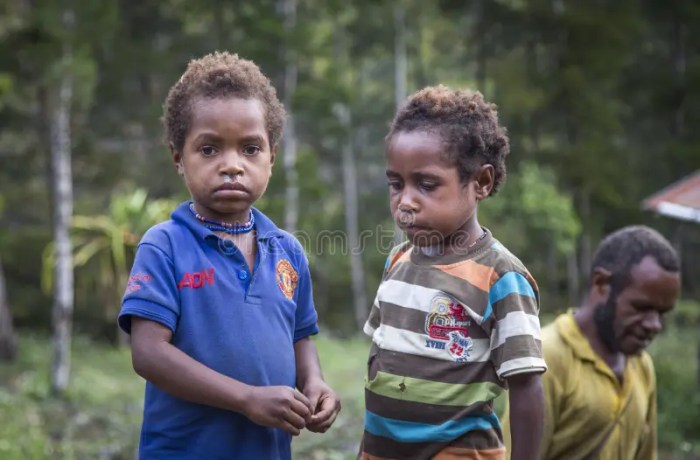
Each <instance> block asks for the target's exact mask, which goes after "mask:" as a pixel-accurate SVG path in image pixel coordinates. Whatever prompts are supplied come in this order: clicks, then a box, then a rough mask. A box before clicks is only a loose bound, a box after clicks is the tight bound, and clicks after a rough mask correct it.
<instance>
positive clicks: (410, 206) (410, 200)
mask: <svg viewBox="0 0 700 460" xmlns="http://www.w3.org/2000/svg"><path fill="white" fill-rule="evenodd" d="M398 207H399V211H401V212H415V211H416V210H417V209H418V203H417V201H416V197H415V194H413V193H411V191H410V190H407V189H404V191H403V193H402V194H401V199H400V200H399V206H398Z"/></svg>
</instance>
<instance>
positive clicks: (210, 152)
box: [199, 145, 216, 157]
mask: <svg viewBox="0 0 700 460" xmlns="http://www.w3.org/2000/svg"><path fill="white" fill-rule="evenodd" d="M199 151H200V152H201V153H202V155H204V156H205V157H210V156H214V155H216V149H215V148H214V147H212V146H211V145H205V146H203V147H201V148H200V149H199Z"/></svg>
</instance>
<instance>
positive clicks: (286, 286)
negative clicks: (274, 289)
mask: <svg viewBox="0 0 700 460" xmlns="http://www.w3.org/2000/svg"><path fill="white" fill-rule="evenodd" d="M298 280H299V274H297V272H296V270H294V267H292V264H291V263H289V261H288V260H287V259H282V260H280V261H279V262H277V285H278V286H279V287H280V289H281V290H282V293H283V294H284V296H285V297H286V298H288V299H289V300H292V297H294V290H295V289H296V288H297V281H298Z"/></svg>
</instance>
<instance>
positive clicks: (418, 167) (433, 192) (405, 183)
mask: <svg viewBox="0 0 700 460" xmlns="http://www.w3.org/2000/svg"><path fill="white" fill-rule="evenodd" d="M444 149H445V147H444V144H443V142H442V138H441V137H440V136H439V135H438V134H436V133H431V132H426V131H411V132H401V131H400V132H398V133H396V134H394V135H393V136H392V138H391V139H390V141H389V145H388V146H387V151H386V159H387V170H386V175H387V180H388V182H389V200H390V206H391V214H392V216H393V217H394V221H395V222H396V224H397V225H398V226H399V227H400V228H401V229H402V230H403V231H405V232H406V234H407V236H408V238H409V239H410V240H411V242H412V243H413V244H414V245H416V246H433V245H440V244H442V243H443V242H444V241H445V240H446V239H447V238H448V237H449V241H450V242H451V244H459V242H460V241H462V242H466V241H471V240H473V238H475V237H477V236H478V234H477V233H476V232H480V231H481V230H480V228H479V227H478V224H477V223H476V207H477V201H478V200H479V199H482V198H484V196H482V194H483V190H481V189H480V188H479V187H478V182H477V181H476V180H469V181H467V182H466V183H463V182H461V181H460V179H459V172H458V170H457V167H456V166H455V165H453V164H452V163H450V162H449V161H448V159H447V155H445V150H444ZM470 233H471V234H470Z"/></svg>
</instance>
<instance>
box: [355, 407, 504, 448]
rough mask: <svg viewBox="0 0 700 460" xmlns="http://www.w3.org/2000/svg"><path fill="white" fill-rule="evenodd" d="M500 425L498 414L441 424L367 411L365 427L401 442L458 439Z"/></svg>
mask: <svg viewBox="0 0 700 460" xmlns="http://www.w3.org/2000/svg"><path fill="white" fill-rule="evenodd" d="M500 426H501V424H500V422H499V421H498V417H497V416H496V414H485V415H482V416H474V417H465V418H462V419H459V420H448V421H447V422H445V423H442V424H440V425H431V424H428V423H418V422H407V421H405V420H396V419H391V418H385V417H382V416H380V415H377V414H374V413H372V412H370V411H365V429H366V430H367V431H368V432H370V433H372V434H373V435H375V436H383V437H385V438H391V439H393V440H395V441H399V442H430V441H442V442H445V441H451V440H453V439H457V438H458V437H460V436H462V435H463V434H464V433H467V432H469V431H475V430H490V429H492V428H493V429H500Z"/></svg>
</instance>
